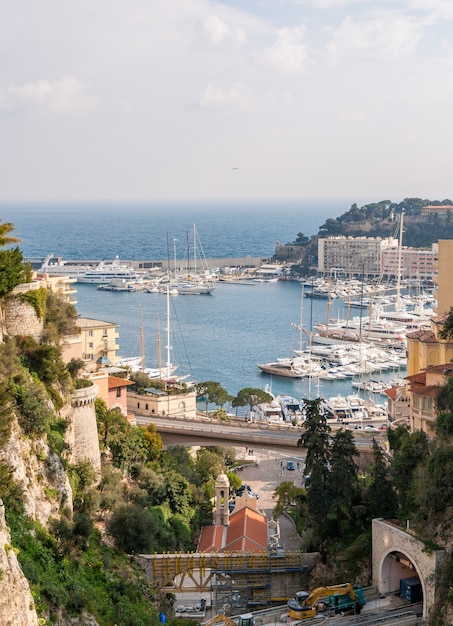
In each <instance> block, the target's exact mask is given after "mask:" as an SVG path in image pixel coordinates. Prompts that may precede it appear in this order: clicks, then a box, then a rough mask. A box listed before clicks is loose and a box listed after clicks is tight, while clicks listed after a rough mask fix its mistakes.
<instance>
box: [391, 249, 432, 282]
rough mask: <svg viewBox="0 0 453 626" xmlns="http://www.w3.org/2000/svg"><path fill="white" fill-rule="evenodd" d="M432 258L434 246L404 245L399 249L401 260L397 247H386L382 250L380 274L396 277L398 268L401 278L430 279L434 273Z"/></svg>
mask: <svg viewBox="0 0 453 626" xmlns="http://www.w3.org/2000/svg"><path fill="white" fill-rule="evenodd" d="M434 259H435V254H434V246H433V247H432V248H431V250H423V249H421V248H408V247H406V246H405V247H403V248H402V249H401V260H400V258H399V250H398V247H394V246H391V247H387V248H385V249H383V250H382V274H383V275H384V276H388V277H392V278H396V277H397V276H398V269H400V277H401V278H414V279H419V280H426V279H427V280H431V279H432V277H433V273H434ZM400 263H401V265H400Z"/></svg>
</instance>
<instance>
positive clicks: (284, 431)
mask: <svg viewBox="0 0 453 626" xmlns="http://www.w3.org/2000/svg"><path fill="white" fill-rule="evenodd" d="M136 419H137V424H139V425H146V424H149V423H150V422H152V423H153V424H154V425H155V426H156V429H157V431H158V432H159V434H160V435H161V437H162V440H163V442H164V444H165V445H175V444H181V445H202V446H209V445H211V446H212V445H230V446H231V445H233V446H234V445H241V444H244V442H245V443H246V444H248V445H249V446H250V447H252V446H254V447H255V448H257V447H258V446H259V447H263V448H265V449H266V450H278V449H281V448H287V449H291V448H292V449H294V454H295V453H296V450H297V442H298V440H299V438H300V436H301V434H302V432H303V429H302V428H299V427H294V426H291V425H289V424H284V423H282V424H281V425H278V426H274V425H269V424H265V423H263V424H257V423H254V424H253V423H248V422H216V421H213V420H211V419H209V418H206V417H200V418H197V419H196V420H188V419H184V418H172V417H155V416H152V417H148V416H141V415H137V416H136ZM353 432H354V438H355V443H356V445H357V447H358V448H371V445H372V439H373V436H375V437H376V438H377V439H382V438H383V437H385V434H382V433H380V432H378V433H367V432H360V431H353Z"/></svg>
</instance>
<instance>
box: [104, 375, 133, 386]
mask: <svg viewBox="0 0 453 626" xmlns="http://www.w3.org/2000/svg"><path fill="white" fill-rule="evenodd" d="M133 384H134V383H133V382H132V380H126V379H125V378H118V376H109V378H108V385H109V389H116V388H117V387H127V386H128V385H133Z"/></svg>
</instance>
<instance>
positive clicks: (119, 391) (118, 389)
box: [116, 387, 122, 398]
mask: <svg viewBox="0 0 453 626" xmlns="http://www.w3.org/2000/svg"><path fill="white" fill-rule="evenodd" d="M121 390H122V387H117V388H116V397H117V398H121Z"/></svg>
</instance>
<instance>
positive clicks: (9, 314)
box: [2, 296, 44, 341]
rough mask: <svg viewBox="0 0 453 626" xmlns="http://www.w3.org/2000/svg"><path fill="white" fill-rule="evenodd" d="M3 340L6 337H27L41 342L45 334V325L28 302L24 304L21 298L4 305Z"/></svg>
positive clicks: (13, 298)
mask: <svg viewBox="0 0 453 626" xmlns="http://www.w3.org/2000/svg"><path fill="white" fill-rule="evenodd" d="M2 326H3V328H2V340H3V336H4V335H11V336H12V337H16V336H17V335H26V336H29V337H33V338H34V339H36V340H37V341H40V340H41V339H42V336H43V332H44V323H43V321H42V320H40V319H39V318H38V316H37V314H36V311H35V309H34V308H33V307H32V306H31V304H29V303H28V302H22V299H21V298H20V296H18V297H12V298H8V299H7V300H6V301H5V303H4V304H3V324H2Z"/></svg>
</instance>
